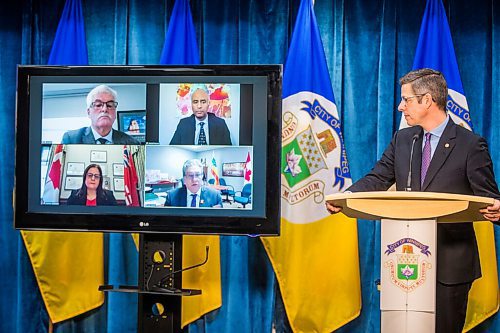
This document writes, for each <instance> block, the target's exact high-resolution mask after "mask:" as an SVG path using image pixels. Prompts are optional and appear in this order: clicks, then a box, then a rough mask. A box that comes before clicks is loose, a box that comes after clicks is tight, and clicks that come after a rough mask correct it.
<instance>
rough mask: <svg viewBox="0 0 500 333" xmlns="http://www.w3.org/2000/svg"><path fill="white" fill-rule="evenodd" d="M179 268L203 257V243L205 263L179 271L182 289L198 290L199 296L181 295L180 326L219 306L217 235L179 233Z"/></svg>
mask: <svg viewBox="0 0 500 333" xmlns="http://www.w3.org/2000/svg"><path fill="white" fill-rule="evenodd" d="M182 242H183V244H182V267H183V268H184V267H189V266H193V265H196V264H199V263H201V262H203V260H205V255H206V250H205V248H206V246H208V247H209V255H208V261H207V263H206V264H205V265H203V266H200V267H197V268H195V269H192V270H188V271H186V272H184V273H182V288H184V289H201V292H202V293H201V295H196V296H186V297H182V311H181V313H182V315H181V316H182V318H181V326H182V327H185V326H186V325H188V324H190V323H192V322H194V321H195V320H197V319H199V318H200V317H201V316H203V315H204V314H206V313H208V312H210V311H213V310H215V309H217V308H219V307H220V306H221V305H222V296H221V286H220V283H221V280H220V243H219V236H188V235H186V236H183V240H182Z"/></svg>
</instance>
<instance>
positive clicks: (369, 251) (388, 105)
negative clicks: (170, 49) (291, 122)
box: [0, 0, 500, 332]
mask: <svg viewBox="0 0 500 333" xmlns="http://www.w3.org/2000/svg"><path fill="white" fill-rule="evenodd" d="M443 2H444V5H445V8H446V11H447V16H448V19H449V23H450V29H451V34H452V38H453V42H454V45H455V52H456V56H457V61H458V65H459V69H460V74H461V77H462V81H463V85H464V90H465V93H466V95H467V99H468V102H469V108H470V112H471V116H472V120H473V125H474V129H475V131H476V132H477V133H479V134H481V135H483V136H485V137H486V139H487V140H488V142H489V144H490V151H491V154H492V158H493V161H494V163H495V172H496V175H497V182H500V131H499V130H498V126H497V124H498V123H500V108H499V106H498V105H499V102H500V91H499V90H500V89H499V88H500V84H499V83H500V70H499V69H500V3H499V2H498V1H496V0H476V1H473V2H471V1H469V0H448V1H443ZM173 3H174V1H173V0H168V1H164V0H162V1H160V0H150V1H139V0H128V1H127V0H115V1H98V0H86V1H83V14H84V17H85V30H86V36H87V47H88V55H89V63H90V64H131V65H133V64H156V63H157V62H158V59H159V57H160V54H161V51H162V47H163V42H164V40H165V33H166V28H167V24H168V19H169V17H170V14H171V11H172V8H173ZM298 5H299V0H266V1H263V0H261V1H258V0H254V1H233V2H226V1H222V0H213V1H200V0H192V1H191V11H192V14H193V20H194V24H195V28H196V32H197V40H198V43H199V47H200V60H201V63H206V64H218V63H242V64H245V63H261V64H265V63H284V62H285V59H286V55H287V52H288V45H289V41H290V37H291V29H292V27H293V24H294V22H295V16H296V12H297V9H298ZM63 7H64V0H54V1H43V2H42V1H35V0H31V1H21V2H17V3H11V2H2V3H1V4H0V46H1V50H2V52H0V128H2V130H3V131H2V137H1V139H0V153H1V155H0V156H1V157H2V168H0V288H1V289H0V290H1V291H2V294H1V296H0V331H1V332H16V331H17V332H44V331H46V330H47V322H48V319H47V315H46V313H45V312H44V309H43V304H42V303H41V300H40V296H39V292H38V288H37V286H36V283H35V281H34V279H33V273H32V270H31V266H30V264H29V261H28V259H27V257H26V254H25V249H24V247H23V245H22V242H20V237H19V233H18V232H17V231H14V230H13V229H12V188H13V183H14V179H13V174H14V172H13V170H14V159H13V156H14V145H13V142H14V132H15V129H14V119H15V84H14V83H15V82H16V65H17V64H21V63H22V64H45V63H47V60H48V57H49V53H50V49H51V47H52V42H53V39H54V35H55V31H56V28H57V23H58V19H56V18H57V17H59V16H60V13H61V12H62V8H63ZM424 8H425V1H424V0H408V1H404V2H403V1H397V0H373V1H364V0H350V1H341V0H336V1H330V0H316V2H315V12H316V16H317V20H318V25H319V27H320V30H321V34H322V38H323V44H324V47H325V52H326V57H327V61H328V66H329V71H330V76H331V78H332V85H333V90H334V93H335V97H336V101H337V106H338V109H339V112H340V116H341V119H342V124H343V127H344V128H343V133H344V138H345V144H346V147H347V153H348V158H349V162H350V166H351V172H352V176H353V179H354V180H357V179H359V178H360V177H361V176H362V175H364V174H365V173H366V172H367V171H368V170H369V169H370V168H371V166H372V165H373V164H374V162H375V161H376V160H377V158H378V157H379V156H380V155H381V153H382V151H383V150H384V148H385V146H386V145H387V143H388V142H389V141H390V138H391V136H392V133H393V132H394V131H395V129H397V128H398V127H399V117H400V116H399V114H397V113H396V112H395V110H396V107H397V102H398V100H399V86H398V84H397V79H398V78H399V77H400V76H402V75H403V74H404V73H406V72H407V71H409V70H410V69H411V67H412V63H413V59H414V54H415V47H416V43H417V39H418V33H419V29H420V23H421V20H422V14H423V11H424ZM358 230H359V250H360V267H361V281H362V288H363V295H362V296H363V310H362V312H361V316H360V317H359V318H357V319H355V320H354V321H353V322H351V323H349V324H348V325H346V326H345V327H344V328H342V329H341V330H340V331H342V332H377V331H379V320H380V317H379V312H378V304H379V303H378V302H379V295H378V292H377V291H376V288H375V280H377V279H378V278H379V268H378V263H379V262H380V261H379V259H380V258H379V250H380V243H379V242H378V236H379V232H380V230H379V227H378V224H375V223H371V222H366V221H359V223H358ZM496 231H497V233H499V234H498V235H499V236H500V228H498V227H496ZM113 237H115V236H113V235H112V236H110V238H113ZM497 240H498V241H497V253H500V246H499V245H500V238H499V237H498V236H497ZM110 242H112V243H114V244H115V246H113V247H112V249H113V250H112V251H117V250H118V249H119V248H120V247H119V246H118V245H116V244H121V246H122V248H123V249H124V251H128V252H130V248H131V247H130V246H131V245H130V244H128V243H127V240H123V239H121V238H119V237H118V239H115V240H113V239H111V240H110ZM235 246H238V247H240V248H241V247H243V248H245V250H246V251H248V253H249V255H248V258H245V260H248V263H249V265H248V267H249V271H245V272H237V271H235V270H234V268H235V267H234V266H237V265H238V260H241V256H239V255H238V256H237V258H238V259H235V257H234V252H232V249H233V248H234V247H235ZM110 251H111V250H110ZM221 253H222V260H221V263H222V265H223V267H222V274H223V276H222V279H223V284H225V285H228V287H227V288H226V289H223V297H224V298H223V302H224V304H223V308H221V309H220V310H219V311H216V312H215V313H213V314H211V315H210V316H208V317H207V318H206V319H205V320H204V321H199V322H198V323H197V324H196V325H193V326H192V327H191V330H192V331H207V332H221V331H230V330H231V327H233V328H234V327H239V328H241V327H242V326H231V325H242V323H241V322H240V323H234V322H231V321H232V320H233V318H241V317H238V315H236V314H237V313H238V312H241V311H242V308H241V303H237V304H238V305H239V306H235V303H234V302H233V301H234V298H232V295H234V294H233V293H234V292H236V291H239V292H241V289H242V288H243V289H245V290H247V292H246V293H245V295H246V296H245V297H247V296H248V295H252V294H255V295H258V296H259V297H255V298H254V297H252V296H250V297H248V298H245V299H244V302H245V304H246V307H247V308H246V309H247V313H246V319H247V320H248V321H250V322H251V321H260V320H261V318H262V311H265V312H266V313H267V314H268V313H273V312H274V313H275V317H276V318H278V330H279V331H285V330H286V324H284V323H283V321H286V320H284V319H286V318H283V314H282V310H281V308H280V307H279V306H277V307H276V310H275V309H273V307H272V306H268V307H269V308H268V309H265V310H263V307H262V304H263V303H265V304H269V302H264V301H263V300H265V299H266V295H260V294H262V290H265V289H266V288H265V286H268V285H269V284H270V283H272V274H270V273H269V272H268V271H267V270H268V269H269V264H268V261H267V259H266V257H265V254H264V253H263V251H262V248H261V245H260V243H259V241H258V240H257V239H249V238H245V237H224V238H223V239H222V240H221ZM113 255H114V254H113V253H110V256H113ZM122 255H123V254H120V258H121V256H122ZM325 255H330V254H325ZM130 256H132V257H133V254H130ZM134 260H136V259H134ZM134 265H135V263H134V264H132V265H130V262H128V261H126V260H125V261H117V260H113V261H112V263H110V264H109V266H110V267H109V269H108V271H109V272H111V273H109V274H110V278H111V276H112V275H113V274H115V273H118V275H115V276H121V277H122V278H123V280H122V281H118V283H120V282H121V283H126V282H128V283H130V281H133V279H134V278H135V276H134V275H135V266H134ZM245 266H247V265H245ZM325 269H327V268H325ZM113 272H115V273H113ZM122 272H128V273H122ZM269 280H271V281H269ZM115 283H117V282H115ZM308 287H309V286H308V285H307V281H304V288H308ZM127 297H128V298H127ZM267 297H272V295H271V296H269V295H267ZM123 298H124V299H123V300H122V299H119V300H115V301H111V300H110V301H108V302H107V303H106V305H105V306H103V307H102V308H100V309H97V310H95V311H93V312H92V313H90V314H87V315H84V316H80V317H79V318H77V319H75V320H71V321H68V322H66V323H62V324H60V325H56V326H55V331H56V332H76V331H84V330H85V331H97V332H105V331H108V332H118V331H119V332H125V331H131V332H132V331H134V330H135V326H134V325H135V321H134V319H132V320H131V319H130V317H133V316H135V314H136V309H135V305H134V302H133V300H131V299H130V296H123ZM238 299H240V300H241V297H238ZM256 303H259V304H256ZM278 305H279V304H278ZM245 328H246V329H247V331H251V330H252V326H251V323H248V324H247V326H246V327H243V329H245ZM477 331H478V332H500V320H499V319H498V315H497V316H494V317H493V318H492V319H491V320H489V321H488V322H487V323H485V324H484V325H482V327H481V329H479V330H477Z"/></svg>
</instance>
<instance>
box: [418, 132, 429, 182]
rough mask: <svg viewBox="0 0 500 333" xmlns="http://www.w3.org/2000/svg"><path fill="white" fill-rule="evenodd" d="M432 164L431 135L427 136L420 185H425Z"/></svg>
mask: <svg viewBox="0 0 500 333" xmlns="http://www.w3.org/2000/svg"><path fill="white" fill-rule="evenodd" d="M430 164H431V133H426V134H425V144H424V150H423V151H422V169H421V170H420V185H424V180H425V176H426V175H427V170H428V169H429V165H430Z"/></svg>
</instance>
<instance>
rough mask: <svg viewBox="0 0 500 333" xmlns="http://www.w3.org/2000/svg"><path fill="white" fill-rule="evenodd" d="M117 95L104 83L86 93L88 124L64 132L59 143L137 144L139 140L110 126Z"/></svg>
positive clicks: (116, 104)
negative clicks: (87, 125)
mask: <svg viewBox="0 0 500 333" xmlns="http://www.w3.org/2000/svg"><path fill="white" fill-rule="evenodd" d="M117 97H118V94H117V92H116V91H115V90H114V89H111V88H110V87H108V86H106V85H100V86H97V87H95V88H94V89H92V90H91V91H90V92H89V93H88V95H87V115H88V117H89V119H90V126H89V127H82V128H80V129H76V130H72V131H68V132H66V133H64V135H63V138H62V140H61V143H63V144H78V143H82V144H122V145H124V144H126V145H138V144H139V141H137V140H136V139H134V138H132V137H131V136H129V135H127V134H125V133H123V132H121V131H118V130H115V129H113V127H112V126H113V123H114V122H115V120H116V107H117V106H118V102H117Z"/></svg>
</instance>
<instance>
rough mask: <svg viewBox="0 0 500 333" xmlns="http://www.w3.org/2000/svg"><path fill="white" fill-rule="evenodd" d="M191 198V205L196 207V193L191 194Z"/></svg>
mask: <svg viewBox="0 0 500 333" xmlns="http://www.w3.org/2000/svg"><path fill="white" fill-rule="evenodd" d="M191 196H192V197H193V199H191V207H196V196H197V194H191Z"/></svg>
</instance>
